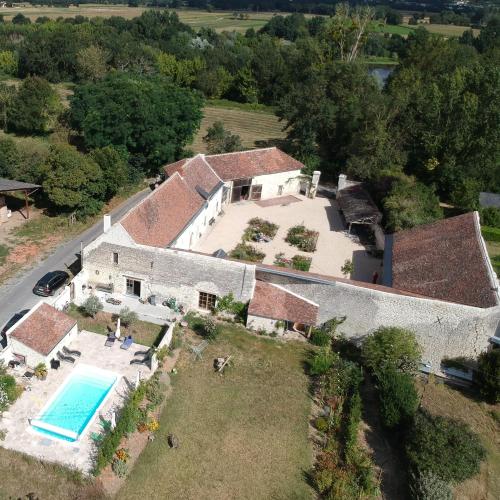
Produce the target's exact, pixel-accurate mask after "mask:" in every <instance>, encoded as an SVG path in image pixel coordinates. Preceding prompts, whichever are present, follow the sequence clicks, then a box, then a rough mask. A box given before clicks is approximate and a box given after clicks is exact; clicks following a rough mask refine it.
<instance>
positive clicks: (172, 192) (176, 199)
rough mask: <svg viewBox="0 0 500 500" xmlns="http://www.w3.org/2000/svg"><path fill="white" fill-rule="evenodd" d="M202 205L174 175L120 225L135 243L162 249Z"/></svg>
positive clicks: (193, 193) (196, 195)
mask: <svg viewBox="0 0 500 500" xmlns="http://www.w3.org/2000/svg"><path fill="white" fill-rule="evenodd" d="M204 203H205V201H204V200H203V198H202V197H201V196H200V195H199V194H198V193H196V192H195V191H193V189H191V188H190V187H189V186H188V185H187V183H186V182H185V181H184V180H183V179H182V178H181V176H180V175H179V174H178V173H175V174H174V175H173V176H172V177H169V178H168V179H167V180H166V181H165V182H164V183H163V184H161V185H160V186H159V187H158V188H157V189H155V190H154V191H153V192H152V193H151V194H150V195H149V196H148V197H147V198H145V199H144V200H143V201H142V202H141V203H140V204H139V205H137V206H136V207H135V208H133V209H132V210H131V211H130V212H129V213H128V214H127V215H126V216H125V217H124V218H123V219H122V220H121V224H122V226H123V227H124V228H125V230H126V231H127V232H128V233H129V234H130V236H131V237H132V238H133V240H134V241H135V242H136V243H139V244H141V245H148V246H153V247H160V248H166V247H167V246H168V245H169V244H170V243H172V242H173V241H174V240H175V239H176V238H177V236H178V235H179V233H180V232H181V231H182V230H183V229H184V228H185V227H186V225H187V224H188V223H189V221H190V220H191V219H192V218H193V217H194V216H195V215H196V213H197V212H198V211H199V210H200V209H201V207H202V206H203V205H204Z"/></svg>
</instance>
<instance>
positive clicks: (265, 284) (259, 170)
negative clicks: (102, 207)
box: [73, 148, 500, 374]
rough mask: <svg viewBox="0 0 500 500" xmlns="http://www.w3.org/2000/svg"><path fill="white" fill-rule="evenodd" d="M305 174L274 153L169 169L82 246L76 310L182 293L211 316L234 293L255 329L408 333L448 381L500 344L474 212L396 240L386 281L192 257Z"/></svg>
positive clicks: (388, 247)
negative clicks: (241, 213) (215, 231)
mask: <svg viewBox="0 0 500 500" xmlns="http://www.w3.org/2000/svg"><path fill="white" fill-rule="evenodd" d="M301 167H302V165H301V164H300V163H299V162H297V161H296V160H294V159H293V158H291V157H289V156H288V155H286V154H285V153H283V152H281V151H279V150H278V149H276V148H270V149H263V150H254V151H246V152H242V153H230V154H225V155H215V156H204V155H197V156H195V157H194V158H191V159H186V160H181V161H180V162H177V163H174V164H172V165H168V166H167V167H165V172H166V176H167V179H166V181H165V182H164V183H163V184H161V185H160V186H159V187H158V188H157V189H156V190H154V191H153V192H152V193H151V194H150V195H149V196H148V197H147V198H146V199H145V200H143V201H142V202H141V203H139V204H138V205H137V206H136V207H134V208H133V209H132V210H131V211H130V212H128V213H127V214H126V215H125V216H124V217H123V218H122V219H121V220H120V221H118V222H117V223H115V224H114V225H112V226H111V225H110V223H109V218H107V219H106V220H105V231H104V233H103V234H102V235H101V236H100V237H99V238H97V239H96V240H95V241H94V242H93V243H91V244H90V245H89V246H87V247H86V248H85V249H84V252H83V269H82V271H81V273H80V274H79V275H77V277H76V278H75V280H74V282H73V295H74V300H75V302H76V303H82V302H83V301H84V300H85V299H86V298H87V297H88V296H89V294H96V295H98V296H99V297H102V298H105V297H108V296H110V295H112V296H113V297H128V298H130V297H132V298H135V299H136V300H137V302H138V299H140V300H141V301H142V302H144V301H146V300H147V299H148V297H150V296H159V297H175V299H176V300H177V301H178V302H179V303H182V304H183V305H184V307H185V309H194V310H199V311H208V310H210V309H211V308H213V307H214V306H215V304H216V302H217V300H218V298H220V297H222V296H225V295H227V294H229V293H232V294H233V295H234V297H235V299H236V300H238V301H241V302H245V303H248V304H249V307H248V318H247V326H248V327H249V328H253V329H255V330H260V329H263V330H266V331H268V332H272V331H275V330H279V329H282V328H283V325H284V328H285V329H287V330H294V331H302V332H305V333H307V331H308V329H309V327H311V326H319V325H321V324H323V323H324V322H326V321H328V320H330V319H332V318H344V322H343V323H342V324H341V326H340V327H339V331H340V332H341V333H343V334H344V335H345V336H346V337H348V338H350V339H353V340H354V341H359V340H361V339H362V338H363V337H364V336H366V335H367V334H369V333H371V332H373V331H374V330H376V329H377V328H378V327H380V326H399V327H405V328H409V329H411V330H413V331H414V332H415V333H416V335H417V337H418V340H419V342H420V344H421V345H422V347H423V349H424V354H423V358H422V366H421V368H422V370H424V371H427V372H434V373H437V374H445V373H446V368H445V367H444V366H443V365H442V360H443V359H445V358H455V357H467V358H471V359H475V358H476V357H477V355H478V354H479V353H480V352H482V351H484V350H487V349H488V348H490V347H491V345H492V343H500V294H499V287H498V280H497V277H496V275H495V273H494V271H493V269H492V266H491V263H490V261H489V259H488V255H487V253H486V248H485V243H484V241H483V239H482V237H481V232H480V225H479V217H478V214H477V213H476V212H474V213H469V214H465V215H461V216H458V217H453V218H450V219H446V220H442V221H438V222H435V223H433V224H428V225H425V226H421V227H417V228H414V229H412V230H408V231H402V232H400V233H396V234H394V235H389V236H387V239H386V243H385V252H384V262H383V283H382V284H372V283H366V282H361V281H354V280H350V279H346V278H339V277H333V276H326V275H323V274H316V273H310V272H302V271H296V270H293V269H289V268H283V267H277V266H274V265H264V264H258V263H257V264H256V263H249V262H243V261H237V260H232V259H229V258H225V257H222V258H221V257H218V256H214V255H209V254H204V253H200V252H195V251H192V250H190V249H191V248H192V245H193V244H194V242H195V241H196V240H198V239H199V238H200V237H201V235H202V234H203V233H204V231H206V230H207V228H208V227H209V226H210V225H211V224H213V223H214V220H215V219H216V218H217V217H219V216H220V214H221V213H222V212H223V210H224V208H225V207H226V209H228V208H229V207H228V205H229V204H230V203H232V202H240V201H242V200H252V199H258V198H275V197H277V196H280V195H283V194H286V193H298V192H300V191H302V192H303V193H304V192H305V193H307V192H308V190H309V187H308V186H307V185H305V184H304V181H303V177H302V176H301V175H300V170H301ZM318 178H319V173H317V174H316V175H315V179H316V181H317V179H318ZM314 192H315V186H314V182H313V188H312V189H311V195H312V196H314ZM212 219H213V220H212ZM320 238H321V235H320ZM331 252H332V253H333V252H335V248H332V249H331ZM156 308H157V309H161V308H162V306H161V305H160V306H156ZM163 309H164V308H163Z"/></svg>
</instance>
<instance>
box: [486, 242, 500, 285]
mask: <svg viewBox="0 0 500 500" xmlns="http://www.w3.org/2000/svg"><path fill="white" fill-rule="evenodd" d="M486 247H487V248H488V253H489V254H490V259H491V263H492V264H493V267H494V269H495V272H496V273H497V275H498V276H500V243H498V242H493V241H488V242H486Z"/></svg>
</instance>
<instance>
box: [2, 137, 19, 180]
mask: <svg viewBox="0 0 500 500" xmlns="http://www.w3.org/2000/svg"><path fill="white" fill-rule="evenodd" d="M18 164H19V151H18V150H17V146H16V143H15V142H14V141H13V140H12V139H11V138H10V137H5V138H2V139H0V177H6V178H7V179H13V178H14V177H15V173H16V170H17V166H18Z"/></svg>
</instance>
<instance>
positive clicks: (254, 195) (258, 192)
mask: <svg viewBox="0 0 500 500" xmlns="http://www.w3.org/2000/svg"><path fill="white" fill-rule="evenodd" d="M261 196H262V184H257V185H255V186H252V192H251V194H250V199H251V200H260V197H261Z"/></svg>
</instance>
